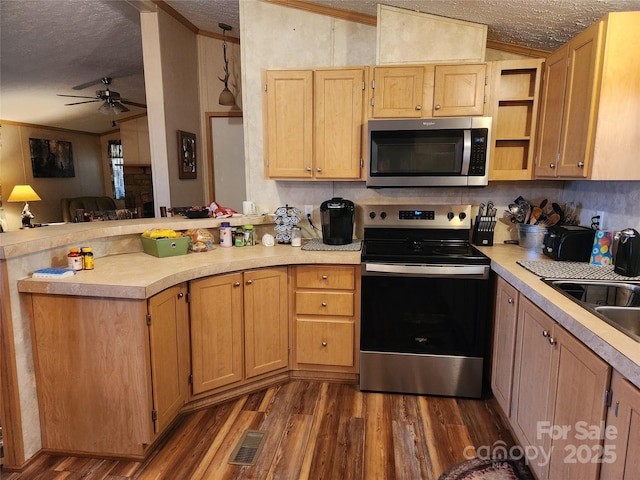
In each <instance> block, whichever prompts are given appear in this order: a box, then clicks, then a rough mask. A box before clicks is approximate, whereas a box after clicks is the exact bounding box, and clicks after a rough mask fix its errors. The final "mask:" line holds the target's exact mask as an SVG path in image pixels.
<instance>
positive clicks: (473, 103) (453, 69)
mask: <svg viewBox="0 0 640 480" xmlns="http://www.w3.org/2000/svg"><path fill="white" fill-rule="evenodd" d="M486 84H487V66H486V65H485V64H484V63H480V64H468V65H466V64H461V65H436V67H435V80H434V87H433V116H434V117H458V116H466V115H482V114H483V113H484V104H485V94H484V87H485V85H486Z"/></svg>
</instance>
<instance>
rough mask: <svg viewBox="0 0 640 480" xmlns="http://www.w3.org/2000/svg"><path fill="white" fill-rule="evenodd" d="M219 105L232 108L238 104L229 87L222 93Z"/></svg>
mask: <svg viewBox="0 0 640 480" xmlns="http://www.w3.org/2000/svg"><path fill="white" fill-rule="evenodd" d="M218 103H219V104H220V105H226V106H232V105H235V104H236V99H235V97H234V96H233V93H231V90H229V89H228V88H227V87H225V88H224V90H222V92H221V93H220V98H219V99H218Z"/></svg>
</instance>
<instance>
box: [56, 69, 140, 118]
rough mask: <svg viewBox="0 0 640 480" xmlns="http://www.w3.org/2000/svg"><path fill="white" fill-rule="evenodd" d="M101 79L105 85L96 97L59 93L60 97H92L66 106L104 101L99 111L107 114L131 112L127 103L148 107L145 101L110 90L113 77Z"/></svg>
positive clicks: (97, 91) (97, 92)
mask: <svg viewBox="0 0 640 480" xmlns="http://www.w3.org/2000/svg"><path fill="white" fill-rule="evenodd" d="M100 81H101V82H102V83H103V84H104V85H105V89H104V90H96V96H95V97H87V96H84V95H63V94H60V93H58V96H59V97H74V98H90V99H91V100H85V101H82V102H74V103H65V106H69V105H80V104H82V103H92V102H102V105H101V106H100V108H98V111H99V112H100V113H104V114H105V115H109V114H110V113H114V114H116V115H117V114H118V113H124V112H129V111H130V110H129V109H128V108H127V107H125V105H132V106H134V107H139V108H147V106H146V105H145V104H144V103H137V102H132V101H130V100H127V99H125V98H122V97H121V96H120V94H119V93H118V92H115V91H113V90H109V85H111V77H103V78H101V79H100Z"/></svg>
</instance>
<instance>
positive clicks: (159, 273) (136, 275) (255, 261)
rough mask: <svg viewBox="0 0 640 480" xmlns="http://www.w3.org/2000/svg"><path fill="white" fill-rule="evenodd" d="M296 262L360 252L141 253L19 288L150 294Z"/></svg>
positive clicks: (337, 260)
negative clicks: (208, 279)
mask: <svg viewBox="0 0 640 480" xmlns="http://www.w3.org/2000/svg"><path fill="white" fill-rule="evenodd" d="M296 264H350V265H359V264H360V252H359V251H355V252H326V251H305V250H302V249H301V248H300V247H292V246H291V245H275V246H273V247H265V246H264V245H254V246H250V247H228V248H224V247H220V246H216V247H215V248H214V249H213V250H211V251H209V252H200V253H188V254H186V255H179V256H175V257H164V258H158V257H154V256H152V255H148V254H146V253H143V252H136V253H125V254H120V255H109V256H107V257H102V258H98V259H96V260H95V269H94V270H81V271H79V272H78V273H77V274H76V275H74V276H73V277H69V278H64V279H55V280H51V279H40V278H28V279H23V280H19V281H18V290H19V291H20V292H28V293H47V294H57V295H82V296H89V297H117V298H131V299H145V298H149V297H151V296H153V295H155V294H156V293H159V292H161V291H162V290H164V289H166V288H168V287H171V286H172V285H175V284H177V283H181V282H186V281H189V280H193V279H195V278H200V277H206V276H209V275H216V274H221V273H230V272H236V271H243V270H248V269H253V268H261V267H272V266H277V265H296Z"/></svg>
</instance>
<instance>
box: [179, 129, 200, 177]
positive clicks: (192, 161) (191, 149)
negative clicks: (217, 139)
mask: <svg viewBox="0 0 640 480" xmlns="http://www.w3.org/2000/svg"><path fill="white" fill-rule="evenodd" d="M178 172H179V173H178V177H179V178H180V179H190V178H197V177H198V169H197V157H196V134H195V133H189V132H183V131H182V130H178Z"/></svg>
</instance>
